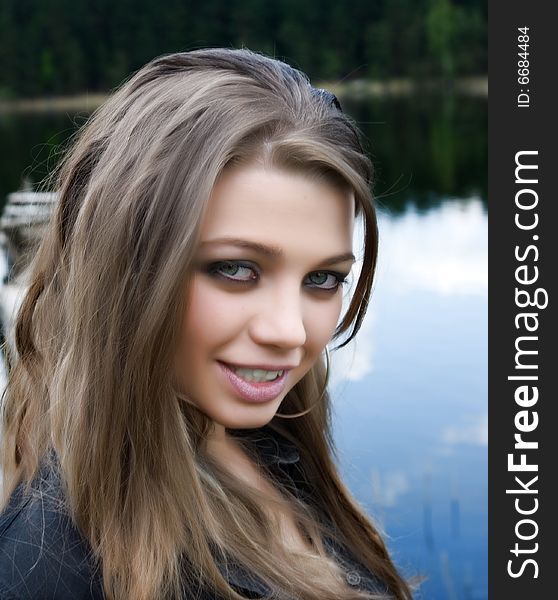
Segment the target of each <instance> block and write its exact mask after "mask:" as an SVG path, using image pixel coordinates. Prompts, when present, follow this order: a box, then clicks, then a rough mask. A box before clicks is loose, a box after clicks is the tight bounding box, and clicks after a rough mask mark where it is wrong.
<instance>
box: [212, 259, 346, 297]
mask: <svg viewBox="0 0 558 600" xmlns="http://www.w3.org/2000/svg"><path fill="white" fill-rule="evenodd" d="M207 270H208V272H209V273H210V274H212V275H217V276H218V277H220V278H221V279H228V280H229V281H235V282H237V283H250V282H252V281H256V280H257V279H258V276H259V275H258V272H257V270H256V269H255V268H254V267H253V266H251V265H248V264H244V263H241V262H235V261H230V260H226V261H220V262H216V263H212V264H210V265H209V266H208V269H207ZM308 279H309V280H310V285H309V287H310V288H312V289H317V290H324V291H327V292H335V291H336V290H337V289H338V288H339V287H340V286H341V285H343V284H345V283H347V279H346V276H345V275H343V273H335V272H332V271H315V272H314V273H311V274H310V275H309V276H308Z"/></svg>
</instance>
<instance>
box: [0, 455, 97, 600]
mask: <svg viewBox="0 0 558 600" xmlns="http://www.w3.org/2000/svg"><path fill="white" fill-rule="evenodd" d="M63 500H64V497H63V491H62V486H61V484H60V479H59V477H58V476H57V474H56V473H55V470H53V469H52V468H45V467H42V468H41V469H40V470H39V472H38V474H37V476H36V477H35V478H34V480H33V482H32V486H31V493H30V494H26V493H24V485H23V484H20V485H19V486H18V487H17V488H16V489H15V490H14V492H13V494H12V496H11V497H10V500H9V502H8V504H7V505H6V507H5V508H4V510H3V511H2V513H0V598H2V599H3V600H15V599H16V598H17V599H18V600H20V599H23V598H26V599H27V598H28V599H35V598H45V599H46V598H48V599H52V600H66V599H68V600H70V599H80V598H83V599H85V598H87V599H95V600H98V599H99V600H100V599H102V598H103V597H104V596H103V592H102V585H101V578H100V575H99V574H98V573H97V569H96V568H95V567H94V566H93V565H94V561H93V560H92V556H91V549H90V547H89V544H88V543H87V541H86V540H85V539H84V538H83V536H82V535H81V534H80V533H79V531H78V530H77V529H76V527H75V526H74V524H73V522H72V520H71V518H70V517H69V515H68V513H67V512H66V510H65V508H64V502H63Z"/></svg>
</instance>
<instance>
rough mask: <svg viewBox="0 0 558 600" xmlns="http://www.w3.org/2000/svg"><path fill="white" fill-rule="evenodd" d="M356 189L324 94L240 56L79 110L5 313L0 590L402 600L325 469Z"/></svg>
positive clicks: (8, 594)
mask: <svg viewBox="0 0 558 600" xmlns="http://www.w3.org/2000/svg"><path fill="white" fill-rule="evenodd" d="M370 184H371V165H370V162H369V159H368V158H367V156H366V154H365V152H364V151H363V149H362V147H361V144H360V142H359V134H358V132H357V129H356V128H355V125H354V123H353V122H352V121H351V120H350V119H349V117H347V116H346V115H345V114H343V113H342V111H341V110H340V106H339V103H338V102H337V99H336V98H335V97H334V96H333V95H332V94H330V93H328V92H326V91H324V90H320V89H316V88H313V87H312V86H311V85H310V83H309V81H308V78H307V77H306V76H305V75H303V74H302V73H301V72H299V71H297V70H295V69H293V68H291V67H289V66H288V65H286V64H284V63H282V62H280V61H278V60H274V59H271V58H268V57H265V56H263V55H260V54H257V53H253V52H251V51H249V50H227V49H205V50H196V51H192V52H186V53H179V54H172V55H168V56H163V57H160V58H157V59H155V60H153V61H151V62H150V63H149V64H147V65H146V66H145V67H143V68H142V69H141V70H140V71H138V72H137V73H136V74H135V75H134V76H133V77H131V78H130V79H129V80H128V81H127V82H126V83H125V84H123V86H122V87H121V88H120V89H119V90H118V91H117V92H116V93H114V94H113V95H112V97H111V98H110V99H109V100H108V101H107V102H106V103H105V104H104V105H103V106H102V107H101V108H100V109H99V110H98V111H97V112H96V113H95V114H94V115H93V116H92V118H91V119H90V120H89V122H88V123H87V125H86V126H85V127H84V128H83V129H82V130H81V131H80V132H79V134H78V135H77V136H76V138H75V140H74V142H73V146H72V149H71V151H70V152H69V153H68V155H67V157H66V159H65V161H64V162H63V164H62V166H61V168H60V170H59V172H58V173H57V174H56V180H55V184H54V185H55V188H56V189H57V190H58V199H57V203H56V207H55V211H54V214H53V216H52V218H51V221H50V223H49V227H48V229H47V230H46V233H45V235H44V237H43V239H42V242H41V245H40V247H39V249H38V252H37V253H36V255H35V256H34V259H33V263H32V270H31V279H30V285H29V287H28V290H27V293H26V295H25V297H24V300H23V303H22V305H21V308H20V311H19V313H18V316H17V321H16V331H15V334H16V341H17V356H16V357H13V358H12V368H11V372H10V377H9V383H8V387H7V389H6V391H5V394H4V398H3V435H2V442H1V443H2V469H3V476H4V490H3V492H4V496H3V505H2V508H3V512H2V516H1V518H0V558H1V567H0V597H2V598H3V599H7V598H103V597H104V598H111V599H117V600H120V599H126V600H143V599H145V600H148V599H159V598H177V599H178V598H184V599H192V600H193V599H194V598H201V599H209V598H212V599H215V598H218V599H221V598H232V599H237V600H242V599H244V598H281V599H285V600H287V599H295V598H296V599H302V600H339V599H343V600H353V599H354V600H356V599H357V598H396V599H398V600H403V599H408V598H411V593H410V590H409V587H408V585H407V584H406V582H405V581H404V579H403V578H402V576H401V575H400V574H399V573H398V571H397V569H396V568H395V566H394V564H393V562H392V561H391V559H390V557H389V554H388V552H387V550H386V546H385V544H384V542H383V541H382V538H381V536H380V534H379V533H378V531H377V530H376V529H375V527H374V526H373V525H372V523H371V522H370V520H369V519H368V517H367V516H366V514H365V513H364V511H363V509H362V508H361V507H360V506H359V505H358V504H357V503H356V502H355V500H354V499H353V498H352V497H351V495H350V493H349V491H348V490H347V488H346V487H345V486H344V484H343V482H342V481H341V479H340V477H339V474H338V472H337V470H336V467H335V464H334V461H333V455H334V445H333V442H332V436H331V423H330V399H329V395H328V392H327V383H328V368H329V358H328V355H327V353H325V349H326V345H327V344H328V342H330V341H331V340H332V339H336V338H338V337H339V336H340V335H341V334H343V333H345V332H347V331H348V330H349V329H351V331H350V332H349V335H348V336H347V339H345V340H344V342H343V344H342V345H344V344H346V343H348V342H349V341H350V340H351V339H352V338H353V337H354V336H355V334H356V333H357V331H358V329H359V326H360V324H361V321H362V319H363V317H364V314H365V311H366V307H367V303H368V298H369V294H370V290H371V286H372V280H373V273H374V267H375V262H376V252H377V230H376V218H375V212H374V207H373V203H372V199H371V191H370ZM356 217H361V218H362V219H363V220H364V225H365V239H364V260H363V267H362V271H361V274H360V277H359V281H358V283H357V285H356V289H355V292H354V295H353V297H352V299H351V303H350V306H349V307H348V310H347V311H346V314H344V315H343V316H342V318H341V319H340V317H341V308H342V299H343V282H344V280H345V278H346V277H347V275H348V274H349V272H350V270H351V265H352V263H353V261H354V256H353V255H352V252H351V247H352V236H353V228H354V221H355V218H356ZM324 359H327V360H324Z"/></svg>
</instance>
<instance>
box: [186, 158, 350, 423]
mask: <svg viewBox="0 0 558 600" xmlns="http://www.w3.org/2000/svg"><path fill="white" fill-rule="evenodd" d="M353 227H354V196H353V194H352V193H350V192H348V191H347V192H344V191H341V190H340V189H338V188H337V187H334V186H332V185H331V184H328V183H323V182H319V183H318V182H316V181H312V180H311V179H309V178H307V177H305V176H303V175H300V174H298V173H293V172H289V171H285V170H279V169H276V168H272V169H269V168H268V169H266V168H264V167H261V166H243V167H235V168H229V169H226V170H225V171H224V172H223V174H222V175H221V177H220V178H219V179H218V181H217V183H216V185H215V187H214V190H213V193H212V196H211V198H210V201H209V206H208V211H207V213H206V216H205V218H204V220H203V222H202V228H201V241H200V244H199V247H198V250H197V254H196V257H195V261H196V266H195V272H194V276H193V279H192V281H191V284H190V286H189V289H188V290H187V298H188V302H187V309H186V314H185V315H184V317H183V323H182V328H181V337H180V341H179V347H178V350H177V355H176V361H177V362H176V368H177V370H178V376H179V381H180V383H181V385H182V391H184V392H185V393H186V394H187V396H188V398H189V399H190V400H191V401H192V402H193V403H194V404H195V405H196V406H198V407H199V408H200V409H201V410H202V411H203V412H204V413H205V414H206V415H207V416H208V417H210V418H211V419H212V420H213V421H214V422H216V423H218V424H221V425H222V426H223V427H228V428H233V429H236V428H252V427H261V426H263V425H265V424H266V423H268V422H269V421H270V420H271V419H272V418H273V416H274V415H275V413H276V412H277V411H279V412H281V410H280V404H281V401H282V400H283V398H284V397H285V396H286V395H287V392H288V391H289V390H290V389H291V388H292V387H293V386H294V385H295V384H296V383H297V382H298V381H299V380H300V379H301V378H302V377H303V375H304V374H305V373H306V372H307V371H308V370H309V369H310V368H311V367H312V365H313V364H314V363H315V362H316V360H317V359H318V358H319V357H320V354H321V352H322V351H323V349H324V347H325V346H326V344H327V343H328V342H329V341H330V340H331V337H332V335H333V332H334V330H335V327H336V325H337V323H338V320H339V317H340V312H341V305H342V296H343V286H342V285H341V284H339V283H338V281H339V280H343V279H344V278H345V277H346V276H347V275H348V273H349V271H350V269H351V265H352V263H353V261H354V257H353V256H352V253H351V248H352V238H353ZM223 363H225V364H223ZM231 367H232V368H231ZM236 367H247V368H254V367H263V369H264V370H266V371H270V370H271V371H275V370H284V371H285V372H284V374H283V375H282V376H281V375H280V377H279V379H278V380H277V381H275V382H274V383H271V382H260V381H254V380H253V379H254V377H255V378H256V379H261V377H262V376H265V377H267V378H272V377H274V376H275V375H276V374H275V373H261V372H256V373H252V372H249V371H240V372H237V373H236V374H235V372H234V368H236ZM250 379H252V381H250Z"/></svg>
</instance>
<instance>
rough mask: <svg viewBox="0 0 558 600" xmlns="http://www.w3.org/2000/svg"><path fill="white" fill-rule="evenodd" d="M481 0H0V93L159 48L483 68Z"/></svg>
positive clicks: (79, 82) (403, 68)
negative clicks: (243, 48)
mask: <svg viewBox="0 0 558 600" xmlns="http://www.w3.org/2000/svg"><path fill="white" fill-rule="evenodd" d="M486 5H487V3H486V0H346V1H340V0H267V1H265V0H203V2H194V1H193V0H161V1H159V2H156V1H154V0H0V40H1V41H0V44H1V46H0V98H1V97H4V98H9V97H22V96H27V97H30V96H39V95H59V94H60V95H61V94H74V93H80V92H85V91H88V92H96V91H108V90H109V89H111V88H113V87H114V86H115V85H117V84H118V83H119V82H120V81H121V80H122V79H123V78H124V77H126V76H127V75H128V74H129V73H130V72H132V71H134V70H135V69H137V68H139V67H140V66H141V65H143V64H144V63H145V62H147V61H148V60H150V59H151V58H153V57H154V56H157V55H159V54H163V53H167V52H175V51H180V50H190V49H193V48H199V47H208V46H229V47H230V46H232V47H240V46H246V47H249V48H252V49H254V50H258V51H262V52H265V53H267V54H271V55H274V56H276V57H278V58H283V59H284V60H286V61H287V62H289V63H291V64H293V65H294V66H297V67H299V68H301V69H303V70H304V71H306V72H307V73H309V74H310V75H311V77H312V79H313V80H320V79H321V80H329V81H332V80H340V79H351V78H365V77H368V78H382V79H383V78H389V77H412V78H424V77H440V76H442V77H452V76H459V75H469V74H484V73H486V72H487V39H486V37H487V32H486V22H487V6H486Z"/></svg>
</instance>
